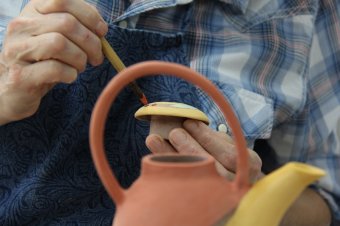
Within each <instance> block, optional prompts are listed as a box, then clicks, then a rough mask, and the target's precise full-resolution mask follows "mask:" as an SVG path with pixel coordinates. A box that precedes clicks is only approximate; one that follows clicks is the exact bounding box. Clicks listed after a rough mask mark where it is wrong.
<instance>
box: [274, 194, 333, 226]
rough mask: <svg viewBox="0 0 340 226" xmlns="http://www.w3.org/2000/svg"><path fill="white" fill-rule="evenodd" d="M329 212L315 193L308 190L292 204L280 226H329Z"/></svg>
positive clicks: (324, 203)
mask: <svg viewBox="0 0 340 226" xmlns="http://www.w3.org/2000/svg"><path fill="white" fill-rule="evenodd" d="M330 223H331V211H330V209H329V207H328V205H327V203H326V201H325V200H324V199H323V198H322V197H321V196H320V194H318V193H317V192H316V191H314V190H312V189H310V188H308V189H306V190H305V191H304V192H303V193H302V194H301V195H300V197H299V198H298V199H297V200H296V201H295V202H294V203H293V204H292V206H291V207H290V208H289V210H288V211H287V213H286V215H285V217H284V218H283V220H282V222H281V224H280V226H292V225H294V226H329V225H330Z"/></svg>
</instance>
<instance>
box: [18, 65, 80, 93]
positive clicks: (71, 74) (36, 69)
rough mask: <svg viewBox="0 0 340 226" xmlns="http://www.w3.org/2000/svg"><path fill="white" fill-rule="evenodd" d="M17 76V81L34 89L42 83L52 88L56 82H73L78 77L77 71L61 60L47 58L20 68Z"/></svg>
mask: <svg viewBox="0 0 340 226" xmlns="http://www.w3.org/2000/svg"><path fill="white" fill-rule="evenodd" d="M15 76H16V77H17V78H16V79H14V80H15V81H17V82H20V83H21V84H24V86H26V87H28V88H29V89H32V90H34V89H35V88H36V87H41V86H42V85H48V87H49V88H51V85H52V86H53V85H54V84H56V83H71V82H73V81H74V80H75V79H76V78H77V71H76V70H75V69H74V68H73V67H70V66H69V65H67V64H64V63H61V62H60V61H57V60H45V61H40V62H37V63H34V64H30V65H26V66H24V67H22V68H20V70H18V71H17V73H16V75H15Z"/></svg>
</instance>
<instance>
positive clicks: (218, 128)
mask: <svg viewBox="0 0 340 226" xmlns="http://www.w3.org/2000/svg"><path fill="white" fill-rule="evenodd" d="M217 131H219V132H223V133H226V132H227V131H228V128H227V126H226V125H225V124H219V125H218V127H217Z"/></svg>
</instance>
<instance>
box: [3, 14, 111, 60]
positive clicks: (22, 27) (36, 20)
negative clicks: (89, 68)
mask: <svg viewBox="0 0 340 226" xmlns="http://www.w3.org/2000/svg"><path fill="white" fill-rule="evenodd" d="M45 33H60V34H62V35H63V36H65V37H66V38H67V39H69V40H70V41H72V42H73V43H74V44H76V45H77V46H78V47H79V48H80V49H82V50H83V51H84V52H85V53H86V55H87V56H88V57H89V63H91V64H92V65H99V64H101V63H102V61H103V58H104V56H103V53H102V46H101V42H100V39H99V37H98V36H97V35H95V34H94V33H93V32H92V31H90V30H89V29H88V28H86V27H85V26H84V25H82V24H81V23H80V22H79V21H78V20H77V19H76V18H75V17H74V16H72V15H71V14H67V13H52V14H47V15H42V16H35V17H32V18H28V17H19V18H17V19H14V20H13V21H11V22H10V24H9V25H8V35H10V36H13V37H14V35H16V38H21V39H26V38H27V36H28V35H30V36H39V35H42V34H45Z"/></svg>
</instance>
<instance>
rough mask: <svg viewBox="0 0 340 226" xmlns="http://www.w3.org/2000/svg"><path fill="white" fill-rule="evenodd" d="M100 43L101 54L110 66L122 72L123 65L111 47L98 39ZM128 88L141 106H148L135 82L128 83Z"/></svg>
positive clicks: (102, 39)
mask: <svg viewBox="0 0 340 226" xmlns="http://www.w3.org/2000/svg"><path fill="white" fill-rule="evenodd" d="M100 41H101V43H102V48H103V52H104V55H105V56H106V57H107V59H108V60H109V61H110V63H111V64H112V66H113V67H114V68H115V69H116V70H117V72H120V71H122V70H123V69H124V68H125V65H124V63H123V62H122V61H121V59H120V58H119V56H118V55H117V53H116V52H115V51H114V49H113V48H112V47H111V45H110V44H109V42H108V41H107V40H106V39H105V38H104V37H102V38H101V39H100ZM129 87H130V88H131V89H132V91H133V92H134V93H135V94H136V95H137V97H138V99H139V101H140V102H141V103H142V104H143V105H147V104H148V100H147V99H146V96H145V95H144V93H143V91H142V90H141V88H140V87H139V86H138V84H137V82H136V81H133V82H131V83H129Z"/></svg>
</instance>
